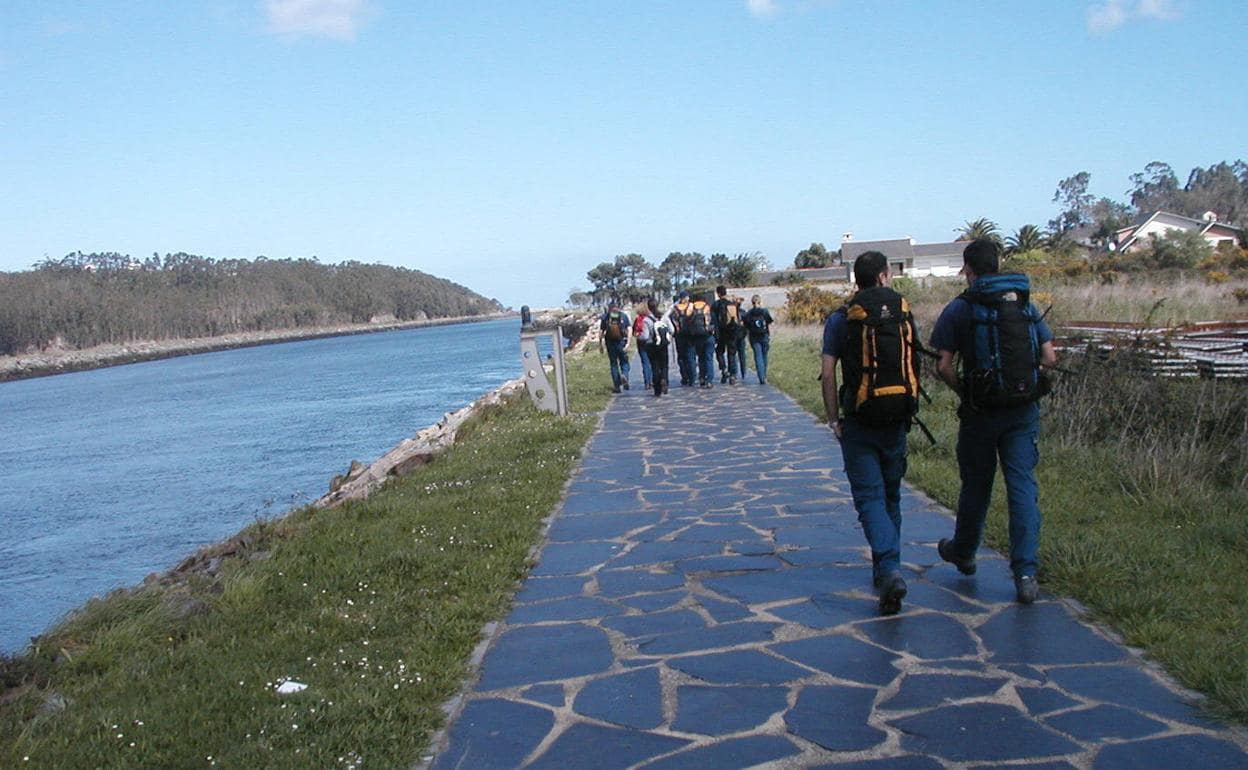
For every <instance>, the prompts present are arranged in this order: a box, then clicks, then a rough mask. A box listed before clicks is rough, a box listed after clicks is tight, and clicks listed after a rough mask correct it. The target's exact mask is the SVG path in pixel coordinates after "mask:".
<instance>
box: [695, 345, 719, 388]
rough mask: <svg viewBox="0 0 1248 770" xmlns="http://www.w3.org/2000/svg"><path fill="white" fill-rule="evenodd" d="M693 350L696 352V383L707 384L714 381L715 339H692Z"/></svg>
mask: <svg viewBox="0 0 1248 770" xmlns="http://www.w3.org/2000/svg"><path fill="white" fill-rule="evenodd" d="M692 342H693V345H692V347H693V348H694V350H696V351H697V357H698V382H700V383H704V384H705V383H708V382H714V381H715V337H714V336H713V335H710V334H708V335H706V336H705V337H694V338H692Z"/></svg>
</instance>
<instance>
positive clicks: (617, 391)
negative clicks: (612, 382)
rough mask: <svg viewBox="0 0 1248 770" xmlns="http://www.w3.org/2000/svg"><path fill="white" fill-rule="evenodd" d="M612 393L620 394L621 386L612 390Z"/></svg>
mask: <svg viewBox="0 0 1248 770" xmlns="http://www.w3.org/2000/svg"><path fill="white" fill-rule="evenodd" d="M611 392H612V393H619V392H620V386H619V385H616V386H615V387H614V388H612V389H611Z"/></svg>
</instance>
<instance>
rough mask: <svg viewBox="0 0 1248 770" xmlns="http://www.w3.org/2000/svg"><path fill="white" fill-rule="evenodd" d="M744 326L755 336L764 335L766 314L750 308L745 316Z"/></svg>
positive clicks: (760, 309) (759, 309) (765, 331)
mask: <svg viewBox="0 0 1248 770" xmlns="http://www.w3.org/2000/svg"><path fill="white" fill-rule="evenodd" d="M745 326H746V328H747V329H749V331H750V333H751V334H753V335H755V336H757V335H760V334H766V333H767V313H766V312H764V311H763V310H762V308H757V307H755V308H750V311H749V312H748V313H746V314H745Z"/></svg>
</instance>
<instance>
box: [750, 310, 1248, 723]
mask: <svg viewBox="0 0 1248 770" xmlns="http://www.w3.org/2000/svg"><path fill="white" fill-rule="evenodd" d="M816 335H817V332H815V331H813V330H812V331H810V332H809V333H806V334H804V335H803V334H798V333H794V332H792V331H788V332H786V333H785V334H784V335H782V336H781V338H780V339H776V340H774V341H773V344H772V347H771V353H770V357H769V361H768V374H767V376H768V380H769V381H770V382H771V383H772V384H774V385H775V386H777V387H779V388H781V389H782V390H784V391H785V392H787V393H788V394H790V395H791V396H793V398H794V399H796V400H797V401H798V403H800V404H801V405H802V406H803V407H804V408H805V409H807V410H809V411H810V412H812V413H814V414H816V415H822V414H823V402H822V396H821V395H820V391H819V383H818V382H817V381H816V377H817V376H818V373H819V341H818V339H817V338H816ZM1124 378H1125V379H1124ZM1098 384H1099V387H1091V388H1089V387H1087V382H1086V381H1081V382H1080V383H1079V384H1078V386H1075V385H1071V386H1067V387H1066V388H1065V389H1063V390H1059V391H1058V392H1057V393H1055V394H1054V396H1052V397H1051V398H1049V399H1047V400H1046V401H1045V403H1044V405H1043V411H1044V418H1043V424H1042V433H1041V450H1040V451H1041V462H1040V467H1039V470H1038V475H1039V482H1040V493H1041V502H1040V504H1041V509H1042V511H1043V513H1044V531H1043V535H1042V538H1041V545H1040V580H1041V582H1042V584H1043V585H1044V587H1045V588H1046V589H1047V590H1049V591H1052V592H1054V593H1058V594H1062V595H1066V596H1072V597H1075V598H1076V599H1078V600H1079V601H1081V602H1082V603H1084V604H1085V605H1086V606H1088V607H1089V608H1090V609H1091V611H1092V612H1093V614H1094V616H1095V617H1096V618H1097V619H1099V620H1101V621H1103V622H1105V623H1106V624H1108V625H1109V626H1112V627H1113V628H1115V629H1117V630H1118V632H1120V633H1121V634H1122V636H1123V637H1124V638H1125V639H1126V641H1127V642H1128V643H1129V644H1131V645H1134V646H1137V647H1141V648H1143V649H1144V650H1145V651H1146V652H1147V653H1148V655H1149V656H1150V657H1152V658H1153V659H1155V660H1157V661H1158V662H1160V663H1161V664H1162V665H1163V666H1164V667H1165V668H1166V669H1167V670H1168V671H1169V672H1170V673H1171V674H1172V675H1173V676H1175V677H1176V678H1177V679H1178V680H1179V681H1181V682H1182V683H1183V684H1185V685H1187V686H1188V687H1191V688H1192V689H1195V690H1198V691H1200V692H1202V693H1205V694H1206V695H1207V696H1208V697H1209V701H1208V705H1209V708H1210V710H1211V711H1213V712H1214V713H1216V714H1218V715H1219V716H1221V717H1223V718H1225V719H1228V720H1230V721H1233V722H1238V723H1239V724H1248V591H1245V590H1244V582H1243V575H1245V574H1248V515H1245V512H1246V511H1248V485H1246V484H1245V481H1246V480H1248V462H1246V455H1248V451H1246V450H1245V446H1246V444H1248V442H1246V441H1245V439H1244V436H1245V433H1244V431H1248V406H1245V400H1246V399H1248V395H1246V394H1245V390H1244V389H1243V385H1242V383H1241V384H1227V386H1226V387H1222V386H1220V385H1219V386H1216V387H1215V386H1213V385H1212V384H1211V383H1200V382H1189V383H1177V382H1168V381H1156V380H1153V381H1149V380H1145V379H1144V378H1140V377H1132V376H1131V375H1130V372H1120V373H1119V374H1117V375H1114V376H1110V377H1108V378H1107V379H1104V380H1103V381H1094V383H1093V385H1094V386H1096V385H1098ZM928 385H929V386H930V387H931V389H932V391H933V393H932V395H933V396H934V399H935V402H934V403H933V404H932V405H925V406H924V407H923V409H922V413H921V416H922V419H923V421H924V422H925V423H926V424H927V425H928V427H929V428H930V429H931V430H932V432H933V433H934V434H935V435H936V438H937V440H938V444H937V445H936V446H931V445H929V444H928V442H927V440H926V439H925V438H923V437H922V435H921V434H920V433H919V432H917V431H915V432H914V433H912V434H911V440H910V461H909V469H908V472H907V480H908V481H909V482H910V483H912V484H914V485H915V486H917V487H919V488H921V489H923V490H924V491H925V492H927V493H928V494H929V495H931V496H932V497H933V498H934V499H936V500H938V501H940V502H941V503H942V504H943V505H945V506H948V507H949V508H951V509H952V508H954V507H955V506H956V504H957V496H958V488H959V481H958V467H957V460H956V457H955V456H954V448H955V445H956V440H957V416H956V414H955V408H956V399H955V397H954V395H953V394H952V392H951V391H949V389H948V388H945V387H943V386H941V385H939V384H938V383H937V382H936V381H935V379H934V378H932V377H929V378H928ZM1094 392H1096V393H1099V396H1098V395H1093V393H1094ZM1188 402H1190V403H1188ZM1124 404H1138V405H1139V409H1138V410H1137V413H1136V416H1135V417H1128V416H1127V415H1125V414H1123V412H1124V409H1123V405H1124ZM1184 405H1186V406H1187V407H1188V408H1187V409H1186V411H1182V413H1181V414H1166V412H1167V411H1168V410H1174V409H1175V408H1176V407H1179V406H1184ZM1211 415H1220V417H1219V419H1218V420H1217V421H1216V422H1215V423H1210V419H1211ZM1098 416H1099V418H1100V419H1101V420H1103V421H1104V425H1103V426H1102V427H1100V428H1097V427H1096V425H1097V423H1096V422H1095V420H1096V419H1097V418H1098ZM1133 419H1134V420H1138V421H1139V424H1133V423H1132V422H1131V420H1133ZM1111 425H1112V426H1113V427H1114V429H1113V430H1110V429H1109V426H1111ZM1159 426H1160V427H1159ZM1089 428H1091V429H1089ZM1154 430H1155V431H1156V432H1154ZM1228 433H1229V435H1227V434H1228ZM1194 436H1195V438H1193V437H1194ZM903 513H904V512H903ZM903 528H904V524H903ZM950 532H952V524H951V526H950ZM986 539H987V541H988V543H989V544H990V545H991V546H992V547H994V548H997V549H999V550H1006V549H1007V546H1008V534H1007V530H1006V514H1005V492H1004V484H1003V483H1001V482H1000V480H999V479H998V483H997V484H996V485H995V487H994V489H993V502H992V508H991V510H990V512H989V516H988V527H987V532H986Z"/></svg>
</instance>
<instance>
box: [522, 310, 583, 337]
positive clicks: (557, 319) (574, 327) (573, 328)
mask: <svg viewBox="0 0 1248 770" xmlns="http://www.w3.org/2000/svg"><path fill="white" fill-rule="evenodd" d="M593 319H594V315H593V313H590V312H587V311H584V310H539V311H537V312H536V313H534V314H533V331H547V330H551V329H555V328H556V327H557V328H558V329H559V331H560V332H562V333H563V339H564V341H565V342H566V343H567V344H569V345H576V344H577V343H579V342H580V341H581V340H582V339H584V338H585V335H586V334H587V333H589V330H590V329H591V328H592V327H593V323H592V322H593Z"/></svg>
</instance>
